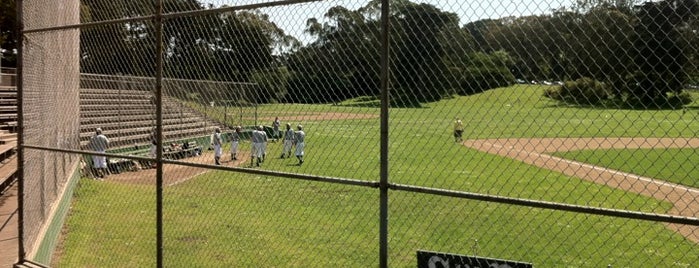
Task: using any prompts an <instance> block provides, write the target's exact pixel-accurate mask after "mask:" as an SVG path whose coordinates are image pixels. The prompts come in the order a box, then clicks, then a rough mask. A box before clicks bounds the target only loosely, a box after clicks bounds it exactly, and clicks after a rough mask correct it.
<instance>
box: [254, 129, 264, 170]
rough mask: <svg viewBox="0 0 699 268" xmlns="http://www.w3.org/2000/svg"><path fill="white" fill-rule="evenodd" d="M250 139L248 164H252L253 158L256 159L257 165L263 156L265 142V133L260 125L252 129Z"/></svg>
mask: <svg viewBox="0 0 699 268" xmlns="http://www.w3.org/2000/svg"><path fill="white" fill-rule="evenodd" d="M250 139H251V143H252V154H251V155H252V156H251V157H252V161H250V165H253V163H255V159H257V166H258V167H259V166H260V164H261V163H262V160H263V157H264V149H265V148H264V143H266V142H267V134H266V133H265V132H264V130H263V127H262V126H258V127H257V129H256V130H253V131H252V135H251V137H250Z"/></svg>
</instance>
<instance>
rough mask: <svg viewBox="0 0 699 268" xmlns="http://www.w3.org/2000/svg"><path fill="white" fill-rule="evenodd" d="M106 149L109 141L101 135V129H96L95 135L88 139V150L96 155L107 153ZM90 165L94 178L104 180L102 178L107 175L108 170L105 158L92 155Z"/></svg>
mask: <svg viewBox="0 0 699 268" xmlns="http://www.w3.org/2000/svg"><path fill="white" fill-rule="evenodd" d="M108 147H109V139H107V136H105V135H104V134H102V129H101V128H97V129H96V130H95V135H94V136H92V138H90V143H89V148H90V149H92V150H93V151H96V152H98V153H105V152H107V148H108ZM92 164H93V166H94V168H95V173H96V174H95V176H97V177H98V178H104V176H106V175H107V173H108V170H107V157H106V156H101V155H93V156H92Z"/></svg>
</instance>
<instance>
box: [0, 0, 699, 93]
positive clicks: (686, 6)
mask: <svg viewBox="0 0 699 268" xmlns="http://www.w3.org/2000/svg"><path fill="white" fill-rule="evenodd" d="M0 1H2V2H1V3H2V5H6V4H7V3H8V1H9V2H14V1H11V0H0ZM146 2H147V1H137V0H123V1H98V0H83V1H82V10H81V21H82V22H93V21H102V20H110V19H120V18H125V17H133V16H139V15H149V14H152V13H153V7H152V6H151V5H149V4H146ZM209 8H213V6H211V5H205V4H203V3H200V2H198V1H197V0H166V1H165V6H164V11H165V12H166V13H170V12H179V11H191V10H204V9H209ZM697 10H698V4H697V0H665V1H661V2H645V3H640V4H636V3H634V1H633V0H622V1H617V0H614V1H613V0H584V1H583V0H581V1H578V2H577V3H576V4H575V5H574V6H571V7H561V8H558V9H554V10H552V12H551V13H550V14H544V15H532V16H522V17H504V18H499V19H484V20H479V21H473V22H468V23H465V24H463V25H462V24H461V23H462V22H460V21H459V17H458V16H457V15H456V14H455V13H452V12H448V11H443V10H440V9H439V8H437V7H435V6H433V5H430V4H424V3H423V4H420V3H413V2H411V1H408V0H393V1H391V11H390V12H391V13H390V14H389V18H390V23H391V27H390V29H391V30H390V33H389V35H390V40H391V49H390V53H391V54H390V64H389V65H390V74H391V75H390V77H391V81H390V87H391V95H392V99H393V100H394V104H395V105H400V106H416V105H420V103H425V102H431V101H437V100H440V99H442V98H447V97H450V96H453V95H455V94H458V95H468V94H475V93H479V92H482V91H484V90H488V89H491V88H496V87H501V86H507V85H511V84H513V83H515V81H516V79H521V80H525V81H532V80H538V81H542V80H549V81H554V80H557V81H574V80H578V79H582V78H588V79H593V80H596V81H599V82H602V83H604V84H605V85H607V86H608V87H609V88H610V89H611V91H610V94H609V96H608V97H609V98H616V99H624V100H628V101H635V102H644V103H648V102H656V101H658V99H659V98H663V97H665V96H666V95H667V94H677V93H679V92H681V91H682V88H683V86H684V85H685V84H687V83H696V82H697V77H699V74H698V71H697V69H698V68H697V66H699V53H698V51H697V50H698V49H699V46H697V44H699V22H698V20H697V12H698V11H697ZM5 17H7V16H1V15H0V18H5ZM3 21H4V20H3ZM4 25H5V24H4V22H3V29H6V28H5V27H4ZM381 29H382V28H381V23H380V1H379V0H373V1H370V2H368V3H367V4H366V5H365V6H363V7H361V8H358V9H356V10H350V9H348V8H345V7H343V6H335V7H332V8H330V9H328V10H327V11H326V13H325V15H324V18H309V19H308V20H307V23H306V27H305V29H304V31H305V33H306V34H308V35H310V36H311V37H313V41H311V42H310V43H308V44H301V42H300V41H298V40H297V39H296V38H295V37H293V36H290V35H287V34H286V33H284V31H283V30H282V29H281V28H280V27H278V26H277V25H275V24H274V23H273V22H271V21H270V18H269V16H268V15H267V14H263V13H260V12H258V11H235V12H227V13H222V14H208V15H201V16H185V17H176V18H169V19H167V20H166V22H165V24H164V28H163V32H164V45H165V47H164V48H165V51H164V56H165V65H164V67H165V68H164V74H165V76H166V77H170V78H181V79H205V80H215V81H229V82H252V83H257V85H258V87H257V89H256V90H255V93H256V94H255V96H256V97H255V99H254V100H251V101H255V102H256V103H265V102H302V103H329V102H338V101H342V100H346V99H350V98H356V97H362V96H377V95H378V94H379V76H380V69H379V66H380V65H379V60H380V56H379V48H380V41H379V40H380V34H381ZM5 32H6V31H5V30H3V32H2V33H3V35H0V37H4V36H8V35H7V34H5ZM154 33H155V27H154V25H153V23H152V22H150V21H143V22H135V23H133V22H132V23H121V24H114V25H108V26H100V27H91V28H86V29H84V30H83V31H82V32H81V37H80V38H81V47H80V53H81V69H82V70H81V71H82V72H86V73H99V74H122V75H136V76H153V75H154V74H155V69H154V66H155V55H156V53H157V52H156V51H155V47H156V46H155V42H156V39H155V34H154ZM10 39H11V38H10ZM2 40H9V39H7V38H4V39H0V41H2ZM13 45H16V44H12V43H11V42H7V41H5V42H4V43H3V48H5V47H6V46H8V47H11V46H13Z"/></svg>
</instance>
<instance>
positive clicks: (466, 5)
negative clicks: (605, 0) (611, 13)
mask: <svg viewBox="0 0 699 268" xmlns="http://www.w3.org/2000/svg"><path fill="white" fill-rule="evenodd" d="M200 1H201V2H203V3H207V4H213V5H214V6H215V7H219V6H222V5H228V6H239V5H247V4H256V3H268V2H275V1H274V0H200ZM411 1H412V2H414V3H426V4H431V5H433V6H435V7H437V8H439V9H440V10H442V11H446V12H453V13H456V14H457V15H458V16H459V18H460V23H461V25H464V24H466V23H468V22H472V21H477V20H481V19H497V18H501V17H508V16H517V17H519V16H526V15H535V14H545V13H550V12H551V10H552V9H555V8H560V7H562V6H568V7H569V6H570V5H571V2H572V1H574V0H504V1H492V0H411ZM368 2H369V1H368V0H322V1H318V2H312V3H302V4H294V5H289V6H282V7H272V8H264V9H261V10H260V11H261V12H263V13H266V14H268V15H269V16H270V20H271V21H272V22H274V23H276V24H277V26H278V27H279V28H281V29H283V30H284V32H285V33H286V34H289V35H292V36H295V37H296V38H298V39H299V40H300V41H302V42H303V43H304V44H306V43H307V42H308V41H310V39H311V38H310V37H309V36H307V35H305V34H304V33H303V30H304V29H305V25H306V20H307V19H309V18H317V19H318V20H319V21H321V22H322V19H323V15H324V14H325V12H326V11H327V10H328V9H330V8H331V7H334V6H338V5H340V6H344V7H346V8H348V9H350V10H356V9H358V8H360V7H362V6H365V5H366V4H367V3H368Z"/></svg>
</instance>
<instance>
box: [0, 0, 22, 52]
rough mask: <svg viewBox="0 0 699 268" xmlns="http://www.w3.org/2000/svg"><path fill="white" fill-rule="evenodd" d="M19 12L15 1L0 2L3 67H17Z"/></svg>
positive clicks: (0, 46)
mask: <svg viewBox="0 0 699 268" xmlns="http://www.w3.org/2000/svg"><path fill="white" fill-rule="evenodd" d="M17 37H18V35H17V12H16V8H15V1H14V0H0V58H2V64H0V65H2V66H16V65H17V62H16V61H17V55H16V54H15V52H14V51H15V50H16V49H17Z"/></svg>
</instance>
